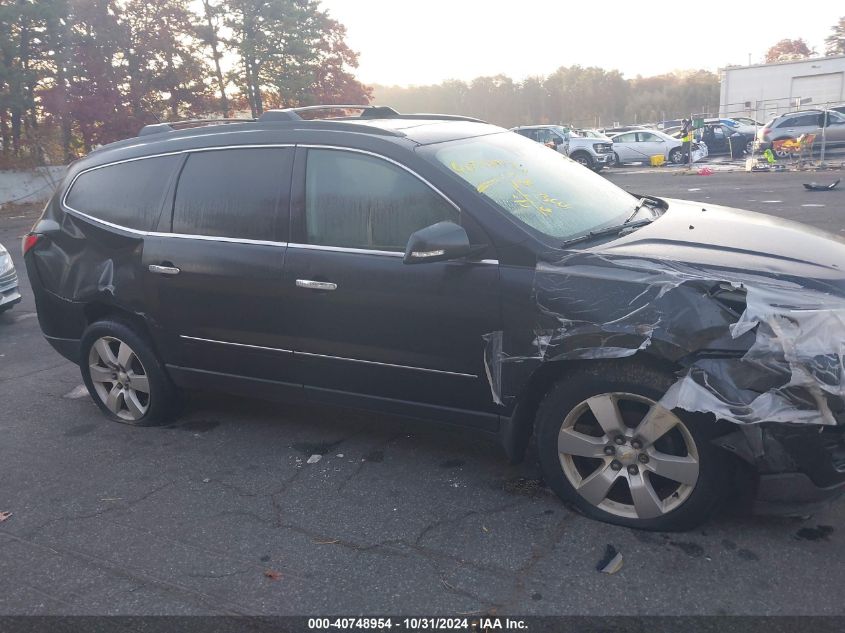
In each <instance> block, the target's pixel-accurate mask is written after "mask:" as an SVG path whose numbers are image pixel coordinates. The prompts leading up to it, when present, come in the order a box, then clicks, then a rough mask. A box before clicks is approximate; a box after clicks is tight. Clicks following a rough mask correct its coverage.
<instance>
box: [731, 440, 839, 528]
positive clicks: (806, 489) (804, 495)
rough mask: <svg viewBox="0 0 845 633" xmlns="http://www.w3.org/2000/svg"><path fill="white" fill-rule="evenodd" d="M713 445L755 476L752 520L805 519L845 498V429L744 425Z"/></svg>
mask: <svg viewBox="0 0 845 633" xmlns="http://www.w3.org/2000/svg"><path fill="white" fill-rule="evenodd" d="M715 443H716V445H718V446H720V447H721V448H723V449H725V450H728V451H730V452H731V453H734V454H735V455H736V456H737V457H739V458H740V459H742V460H743V461H744V462H746V463H747V464H750V465H751V467H752V468H753V469H754V471H755V472H756V474H757V480H756V489H755V491H754V501H753V505H752V512H754V513H755V514H770V515H795V514H806V513H809V512H812V511H814V510H817V509H818V508H820V507H821V506H823V505H825V504H827V503H829V502H830V501H832V500H834V499H836V498H837V497H840V496H841V495H842V494H843V493H845V426H835V427H830V426H818V427H815V426H807V425H802V424H790V425H786V424H759V425H745V426H740V427H738V428H737V430H736V431H734V432H733V433H730V434H728V435H724V436H722V437H720V438H718V439H717V440H716V441H715Z"/></svg>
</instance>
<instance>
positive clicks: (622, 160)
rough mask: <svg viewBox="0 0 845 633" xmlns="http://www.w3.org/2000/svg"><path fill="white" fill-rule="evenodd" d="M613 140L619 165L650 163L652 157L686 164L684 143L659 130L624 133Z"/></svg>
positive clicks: (615, 136)
mask: <svg viewBox="0 0 845 633" xmlns="http://www.w3.org/2000/svg"><path fill="white" fill-rule="evenodd" d="M611 140H612V141H613V153H614V154H615V156H616V164H617V165H624V164H626V163H648V162H649V161H650V160H651V157H652V156H658V155H662V156H663V158H664V159H665V160H667V161H668V162H670V163H675V164H676V165H678V164H680V163H682V162H684V150H683V143H682V142H681V141H680V140H679V139H676V138H672V137H671V136H669V135H668V134H664V133H663V132H660V131H658V130H638V131H636V132H622V133H621V134H616V135H614V136H612V137H611Z"/></svg>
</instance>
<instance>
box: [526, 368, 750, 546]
mask: <svg viewBox="0 0 845 633" xmlns="http://www.w3.org/2000/svg"><path fill="white" fill-rule="evenodd" d="M674 380H675V377H674V376H673V375H672V374H671V373H670V372H667V371H662V370H658V369H654V368H651V367H648V366H645V365H643V364H640V363H637V362H633V361H626V360H620V361H591V362H589V364H586V365H584V366H583V367H581V368H579V369H578V370H575V371H573V372H571V373H569V374H567V375H565V376H564V377H562V378H561V379H560V380H558V381H557V382H556V383H554V384H553V386H552V387H551V389H550V390H549V392H548V393H547V394H546V397H545V398H544V400H543V401H542V402H541V404H540V407H539V409H538V411H537V417H536V428H535V430H536V437H537V447H538V452H539V456H540V465H541V468H542V471H543V476H544V478H545V481H546V483H547V484H548V485H549V487H551V489H552V490H553V491H554V492H555V493H556V494H557V495H558V496H559V497H560V498H561V499H563V500H564V501H566V502H569V503H571V504H573V505H574V506H575V507H576V508H578V509H579V510H580V511H581V512H582V513H583V514H585V515H586V516H588V517H591V518H594V519H598V520H600V521H605V522H607V523H613V524H616V525H623V526H626V527H632V528H637V529H642V530H657V531H681V530H688V529H692V528H694V527H696V526H698V525H700V524H701V523H703V522H704V521H705V520H707V518H708V517H710V516H711V514H712V513H713V511H714V509H715V508H716V506H717V505H718V504H719V502H720V501H722V500H723V498H724V497H725V496H726V491H727V490H728V489H729V484H730V481H731V480H732V477H733V465H734V464H733V461H732V460H731V459H730V456H729V455H728V454H727V453H725V452H724V451H723V450H721V449H719V448H717V447H716V446H714V445H713V444H712V442H711V440H712V439H713V438H714V437H716V436H718V435H720V434H722V433H724V432H725V426H724V424H723V423H717V422H716V421H715V420H714V419H713V418H712V416H707V415H703V414H690V413H688V412H685V411H677V410H676V411H674V412H672V414H674V417H675V418H677V419H679V420H680V422H681V424H680V425H678V426H676V427H673V428H672V430H670V431H668V432H666V434H665V435H664V436H661V439H659V440H657V441H656V442H655V444H654V446H651V447H648V448H646V447H643V448H642V450H641V451H634V448H632V446H636V442H635V441H634V440H635V439H636V437H634V439H631V438H629V443H626V444H625V445H624V446H613V447H612V448H613V450H614V451H617V452H616V453H615V455H613V456H608V457H605V456H604V455H602V456H601V457H599V458H589V459H591V460H592V462H590V464H592V463H598V466H596V467H595V468H596V470H595V472H599V471H604V473H605V474H606V478H607V479H613V478H616V479H613V481H614V483H613V485H612V487H611V488H610V489H609V490H608V491H607V492H606V493H599V494H606V496H605V497H603V499H602V501H601V502H600V503H599V504H596V503H594V502H591V501H589V500H587V499H586V498H585V497H584V496H582V494H581V493H579V492H578V490H577V489H576V487H575V485H573V483H572V482H571V481H570V476H571V475H567V472H566V471H565V470H564V469H565V467H569V468H570V472H572V471H571V468H572V465H576V466H575V467H576V468H580V467H581V466H577V464H579V463H580V464H583V463H584V462H583V461H582V462H578V461H577V460H579V459H580V460H586V459H587V458H580V457H578V458H571V457H570V458H568V460H567V457H565V456H562V454H561V453H559V452H558V450H559V449H558V438H559V435H560V434H561V430H562V427H563V426H564V421H565V420H567V417H568V416H570V415H572V416H575V418H577V419H579V420H581V419H583V418H580V417H578V415H579V414H578V413H577V412H578V411H580V410H582V408H583V407H584V406H585V403H586V401H587V399H589V398H593V397H594V396H595V397H598V398H602V397H603V396H602V394H610V393H615V394H624V395H621V396H620V398H619V401H620V402H622V403H623V404H622V406H618V407H616V410H617V411H623V413H622V417H623V418H624V421H625V422H626V423H627V424H628V427H629V428H630V429H631V430H632V429H633V426H635V425H636V422H637V420H638V418H637V416H641V415H642V413H641V410H640V411H638V410H637V407H642V408H644V410H648V408H647V407H648V405H647V404H645V403H644V402H641V403H633V404H629V403H628V402H625V398H626V397H627V396H628V395H630V396H633V397H641V398H643V399H644V400H645V399H647V400H649V401H653V402H657V401H659V399H660V398H661V397H662V395H663V394H664V393H665V392H666V390H667V389H668V387H669V386H670V385H671V384H672V383H673V382H674ZM623 407H627V408H626V409H623ZM587 408H588V409H589V407H587ZM587 415H593V413H592V409H590V410H589V413H588V414H587ZM632 416H633V418H634V419H633V424H632V420H631V417H632ZM592 419H593V420H597V418H596V417H593V418H592ZM639 419H642V418H641V417H640V418H639ZM579 424H580V422H579ZM596 426H597V425H596ZM681 427H683V428H685V429H686V431H687V432H686V433H684V432H683V429H682V428H681ZM577 430H578V429H577V427H575V426H573V427H572V431H577ZM582 430H583V427H582ZM599 433H603V430H602V429H599ZM672 434H678V435H679V436H680V437H682V438H685V439H682V440H681V442H690V441H692V442H693V443H694V452H695V454H694V456H693V453H692V452H690V453H684V450H685V449H684V450H681V451H670V452H669V453H668V454H669V455H672V456H675V455H680V456H681V457H680V459H687V458H688V459H691V460H693V461H695V460H696V459H697V461H698V470H697V473H696V480H695V482H694V484H692V485H687V486H686V487H685V488H684V485H683V484H680V483H678V482H673V481H671V480H669V479H664V478H663V477H657V476H655V475H653V473H652V472H651V471H650V470H649V469H650V468H652V467H654V466H655V465H656V464H657V463H659V462H658V461H657V459H658V458H657V456H658V455H659V456H661V457H666V452H665V446H666V444H661V442H664V440H665V441H668V442H670V445H671V442H673V441H674V442H676V440H675V439H674V436H672ZM597 437H601V436H600V435H599V436H597ZM608 437H609V436H608V435H607V434H605V435H604V436H603V439H602V441H600V442H599V444H598V450H600V451H601V450H605V451H606V450H610V447H609V446H607V445H606V442H610V439H608ZM605 440H606V442H605ZM658 445H660V446H661V448H660V449H658V448H657V447H658ZM675 445H676V446H677V444H675ZM623 450H624V451H625V457H624V459H625V460H630V461H629V464H630V465H626V466H622V467H621V469H619V468H615V467H614V464H613V463H612V462H611V461H610V460H614V461H617V464H618V463H620V462H619V461H618V460H621V459H623V457H621V456H622V455H623V452H622V451H623ZM658 450H659V451H661V452H656V453H655V452H651V451H658ZM647 451H648V452H650V454H651V456H652V460H653V461H652V465H651V466H649V465H648V464H645V465H644V464H642V463H639V459H641V458H642V455H640V453H645V452H647ZM603 460H604V461H603ZM646 461H648V459H647V458H646ZM565 463H567V464H569V465H570V466H565V465H564V464H565ZM631 466H637V467H638V468H641V469H642V471H641V472H640V474H636V473H632V472H631V471H630V470H629V469H630V468H631ZM592 468H593V466H592V465H588V466H587V467H586V469H585V473H586V476H585V477H584V479H582V480H581V481H580V485H581V486H584V484H585V482H586V481H587V479H588V478H589V475H590V471H591V469H592ZM608 469H612V470H613V471H615V472H611V470H608ZM626 473H627V474H626ZM646 473H647V474H646ZM637 478H639V479H637ZM634 480H636V481H638V482H640V484H639V485H640V486H641V485H642V483H641V482H643V481H646V480H647V481H648V484H647V487H648V490H650V491H651V492H655V493H656V494H657V498H658V499H659V500H660V501H659V504H655V506H654V507H655V508H656V507H658V505H660V507H661V508H667V511H665V512H663V513H662V514H660V515H659V516H654V517H648V518H640V517H639V516H630V515H627V516H625V515H621V514H620V513H621V512H622V510H623V509H624V508H626V507H629V508H631V510H630V511H631V512H634V513H635V514H639V510H638V509H637V508H636V506H635V501H634V499H633V495H632V493H631V485H630V483H629V482H630V481H634ZM667 482H669V483H670V484H674V485H676V486H678V488H677V490H676V491H675V492H674V493H673V492H672V488H671V486H669V487H668V488H667V486H666V483H667ZM640 489H641V490H642V487H641V488H640ZM659 489H662V490H663V491H664V492H665V493H666V496H665V497H662V496H661V493H660V492H657V491H658V490H659ZM626 491H627V492H626ZM680 491H683V492H680ZM625 494H627V495H628V499H629V500H630V503H629V504H628V505H627V506H626V505H625V503H623V502H622V501H619V499H620V498H621V497H624V495H625ZM612 497H616V500H614V499H612ZM623 501H624V499H623ZM673 504H678V505H675V506H674V507H673ZM599 505H604V506H605V507H604V508H603V507H599ZM608 509H610V511H608ZM661 512H662V510H661ZM644 514H646V513H644Z"/></svg>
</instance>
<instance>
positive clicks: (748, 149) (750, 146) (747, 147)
mask: <svg viewBox="0 0 845 633" xmlns="http://www.w3.org/2000/svg"><path fill="white" fill-rule="evenodd" d="M745 153H746V154H748V155H749V156H751V154H753V153H754V141H753V140H750V141H748V142H747V143H746V144H745Z"/></svg>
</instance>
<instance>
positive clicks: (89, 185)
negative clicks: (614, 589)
mask: <svg viewBox="0 0 845 633" xmlns="http://www.w3.org/2000/svg"><path fill="white" fill-rule="evenodd" d="M353 111H354V112H358V111H360V115H355V116H352V115H351V113H352V112H353ZM300 114H301V109H300V110H278V111H271V112H268V113H266V114H264V115H263V116H262V117H261V118H260V119H258V120H255V121H239V122H231V121H230V122H227V123H225V124H214V123H207V124H204V125H203V124H199V123H197V122H192V123H191V124H190V125H188V126H179V125H176V124H173V125H167V124H159V125H155V126H148V127H147V128H145V129H144V130H143V131H142V132H141V135H140V136H139V137H138V138H133V139H129V140H127V141H122V142H119V143H114V144H112V145H109V146H106V147H104V148H102V149H99V150H97V151H95V152H93V153H91V154H90V155H89V156H87V157H86V158H84V159H82V160H80V161H78V162H77V163H75V164H74V165H72V166H71V168H70V170H69V173H68V175H67V177H66V179H65V181H64V182H63V183H62V185H61V186H60V188H59V190H58V192H57V193H56V195H55V196H54V197H53V199H52V200H51V201H50V203H49V204H48V205H47V207H46V209H45V211H44V214H43V216H42V217H41V218H40V219H39V220H38V222H37V223H36V224H35V226H34V227H33V229H32V231H31V233H30V234H29V235H28V236H26V238H25V240H24V250H25V261H26V266H27V271H28V273H29V279H30V282H31V283H32V286H33V291H34V295H35V299H36V303H37V308H38V317H39V322H40V324H41V328H42V330H43V332H44V335H45V336H46V338H47V340H48V341H49V342H50V343H51V344H52V345H53V347H54V348H55V349H56V350H58V352H59V353H61V354H62V355H64V356H65V357H66V358H69V359H71V360H73V361H74V362H75V363H78V364H79V366H80V368H81V372H82V378H83V380H84V382H85V385H86V386H87V387H88V390H89V392H90V394H91V397H92V399H93V401H94V402H95V403H96V405H97V406H98V407H99V408H100V409H101V410H102V412H103V413H104V414H105V415H106V416H108V417H109V418H111V419H113V420H116V421H118V422H124V423H128V424H134V425H147V424H154V423H160V422H162V421H165V420H167V419H169V418H170V417H171V416H173V415H174V412H175V411H176V406H175V403H176V401H177V396H178V392H179V390H181V389H210V390H218V391H228V392H232V393H237V394H243V395H247V396H251V397H258V398H269V399H278V400H284V401H314V402H324V403H331V404H334V405H340V406H350V407H358V408H366V409H372V410H380V411H385V412H389V413H394V414H401V415H406V416H411V417H415V418H420V419H425V420H432V421H437V422H441V423H450V424H456V425H465V426H470V427H474V428H476V429H477V430H478V431H479V432H482V433H487V434H489V435H491V436H493V437H496V438H498V440H499V441H500V442H501V443H502V445H503V446H504V448H505V451H506V453H507V455H508V456H509V458H510V459H512V460H519V459H521V458H522V457H523V454H524V453H525V452H526V449H527V446H528V445H529V440H530V438H532V437H533V438H534V441H535V442H536V446H537V451H538V453H539V459H540V463H541V466H542V471H543V473H544V478H545V481H546V483H547V484H548V485H549V486H550V487H551V488H552V489H553V490H554V491H555V492H556V493H557V494H558V495H559V496H560V497H561V498H562V499H564V500H566V501H568V502H571V503H572V504H574V505H575V506H577V507H578V508H579V509H580V510H581V511H582V512H584V513H585V514H587V515H589V516H591V517H594V518H597V519H601V520H604V521H608V522H612V523H617V524H621V525H626V526H631V527H636V528H643V529H654V530H674V529H686V528H690V527H692V526H695V525H697V524H699V523H701V522H702V521H704V520H706V519H707V518H708V517H709V516H710V515H711V514H712V513H713V511H714V510H715V508H716V506H717V505H718V504H719V503H720V502H721V501H724V500H726V499H728V498H731V497H733V496H735V495H737V494H740V493H741V494H742V495H743V496H744V497H745V499H746V501H747V502H748V503H749V504H753V507H754V509H756V510H759V511H765V512H780V513H798V512H805V511H806V508H808V507H812V506H813V505H816V504H819V503H821V502H824V501H829V500H830V499H832V498H834V497H836V496H837V495H839V494H840V492H841V491H842V490H843V486H845V439H843V438H844V437H845V426H843V422H845V400H843V398H845V380H843V353H845V349H843V346H845V241H843V240H842V239H841V238H840V237H837V236H835V235H831V234H828V233H825V232H822V231H817V230H813V229H810V228H807V227H804V226H801V225H799V224H796V223H792V222H787V221H783V220H778V219H775V218H771V217H767V216H763V215H759V214H755V213H751V212H747V211H740V210H736V209H728V208H725V207H719V206H714V205H710V204H695V203H691V202H684V201H680V200H668V199H661V198H657V197H653V196H648V195H632V194H630V193H627V192H625V191H623V190H621V189H619V188H618V187H616V186H615V185H613V184H611V183H609V182H607V181H606V180H604V179H602V178H601V177H599V176H597V175H595V174H594V173H592V172H590V171H589V170H586V169H582V168H581V166H580V165H578V164H577V163H575V162H573V161H571V160H570V159H568V158H566V157H564V156H561V155H560V154H557V153H555V152H550V151H548V149H546V148H544V147H542V146H541V145H538V144H536V143H534V142H532V141H530V140H528V139H526V138H523V137H521V136H519V135H518V134H514V133H512V132H508V131H506V130H503V129H501V128H498V127H495V126H492V125H487V124H485V123H483V122H480V121H476V120H473V119H466V118H461V117H449V116H439V115H400V114H398V113H397V112H395V111H394V110H392V109H390V108H384V107H355V108H353V107H352V106H348V107H346V110H345V111H344V112H343V114H344V116H343V117H340V118H334V119H323V120H304V119H303V118H301V117H300Z"/></svg>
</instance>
